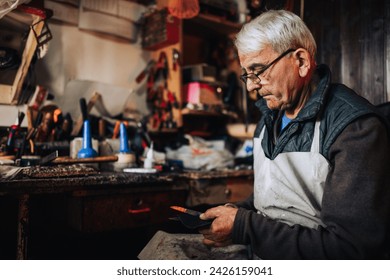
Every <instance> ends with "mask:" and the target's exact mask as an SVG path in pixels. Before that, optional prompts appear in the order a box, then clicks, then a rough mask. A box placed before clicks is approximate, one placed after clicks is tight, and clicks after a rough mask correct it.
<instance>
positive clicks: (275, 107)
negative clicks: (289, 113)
mask: <svg viewBox="0 0 390 280" xmlns="http://www.w3.org/2000/svg"><path fill="white" fill-rule="evenodd" d="M264 100H265V102H267V107H268V108H269V109H271V110H280V108H281V104H280V103H279V102H276V101H275V100H273V99H269V98H264Z"/></svg>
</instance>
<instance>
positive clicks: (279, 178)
mask: <svg viewBox="0 0 390 280" xmlns="http://www.w3.org/2000/svg"><path fill="white" fill-rule="evenodd" d="M319 126H320V122H319V121H316V124H315V128H314V136H313V143H312V145H311V149H310V152H290V153H281V154H279V155H278V156H277V157H276V158H275V159H274V160H270V159H268V158H267V157H266V156H265V154H264V151H263V149H262V147H261V141H262V139H263V137H264V128H263V130H262V131H261V133H260V136H259V138H254V170H255V186H254V205H255V207H256V209H257V210H258V212H259V213H261V214H263V215H265V216H267V217H270V218H272V219H274V220H277V221H280V222H284V223H286V224H289V225H294V224H300V225H303V226H306V227H310V228H317V227H318V226H319V225H321V226H325V225H324V224H323V223H322V221H321V219H320V213H321V201H322V196H323V193H324V184H325V180H326V176H327V174H328V172H329V163H328V161H327V160H326V159H325V158H324V157H323V156H322V155H321V154H320V153H319V145H320V137H319V135H320V132H319V131H320V129H319Z"/></svg>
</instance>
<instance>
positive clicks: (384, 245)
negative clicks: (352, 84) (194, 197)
mask: <svg viewBox="0 0 390 280" xmlns="http://www.w3.org/2000/svg"><path fill="white" fill-rule="evenodd" d="M329 161H330V164H331V170H330V173H329V174H328V177H327V180H326V182H325V187H324V195H323V200H322V212H321V219H322V220H323V222H324V224H325V225H326V227H319V228H318V229H317V230H316V229H310V228H306V227H303V226H300V225H294V226H288V225H287V224H284V223H281V222H277V221H274V220H271V219H269V218H266V217H264V216H263V215H261V214H257V213H256V212H255V211H253V210H251V207H249V206H250V205H253V202H252V203H251V202H250V201H246V202H245V203H244V204H242V206H244V207H245V208H239V210H238V212H237V216H236V219H235V222H234V228H233V242H234V243H238V244H250V245H251V247H252V248H253V251H254V252H255V253H256V255H258V256H259V257H260V258H262V259H382V258H388V257H389V255H388V252H389V251H390V250H389V240H388V239H389V228H390V143H389V138H388V135H387V132H386V129H385V126H384V125H383V124H382V123H381V122H380V121H379V120H378V119H377V118H376V117H365V118H361V119H359V120H357V121H355V122H353V123H351V124H350V125H348V126H347V127H346V128H345V130H344V131H343V132H342V133H341V134H340V135H339V137H338V138H337V140H336V141H335V143H334V144H333V145H332V147H331V150H330V154H329ZM252 200H253V197H252Z"/></svg>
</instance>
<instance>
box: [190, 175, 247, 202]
mask: <svg viewBox="0 0 390 280" xmlns="http://www.w3.org/2000/svg"><path fill="white" fill-rule="evenodd" d="M189 184H190V191H189V195H188V198H187V203H186V205H188V206H189V207H192V206H197V205H202V204H210V205H217V204H225V203H227V202H238V201H242V200H245V199H246V198H248V197H249V196H250V195H251V194H252V192H253V179H252V178H229V179H215V180H201V179H200V180H191V181H190V183H189Z"/></svg>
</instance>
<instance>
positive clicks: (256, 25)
mask: <svg viewBox="0 0 390 280" xmlns="http://www.w3.org/2000/svg"><path fill="white" fill-rule="evenodd" d="M234 43H235V45H236V48H237V50H238V52H239V53H240V54H249V53H252V52H258V51H261V50H263V49H264V48H265V47H266V46H268V45H269V46H271V47H272V48H273V50H274V51H276V52H278V53H282V52H284V51H286V50H288V49H290V48H292V49H297V48H304V49H306V50H307V51H308V52H309V53H310V55H311V56H312V58H313V59H314V57H315V55H316V51H317V46H316V42H315V40H314V38H313V35H312V33H311V32H310V30H309V28H307V26H306V24H305V23H304V22H303V21H302V20H301V18H300V17H299V16H297V15H296V14H294V13H292V12H289V11H285V10H270V11H267V12H264V13H262V14H260V15H259V16H258V17H256V18H254V19H253V20H252V21H250V22H248V23H246V24H245V25H244V26H243V27H242V29H241V31H240V32H239V33H238V34H237V35H236V39H235V42H234Z"/></svg>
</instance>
